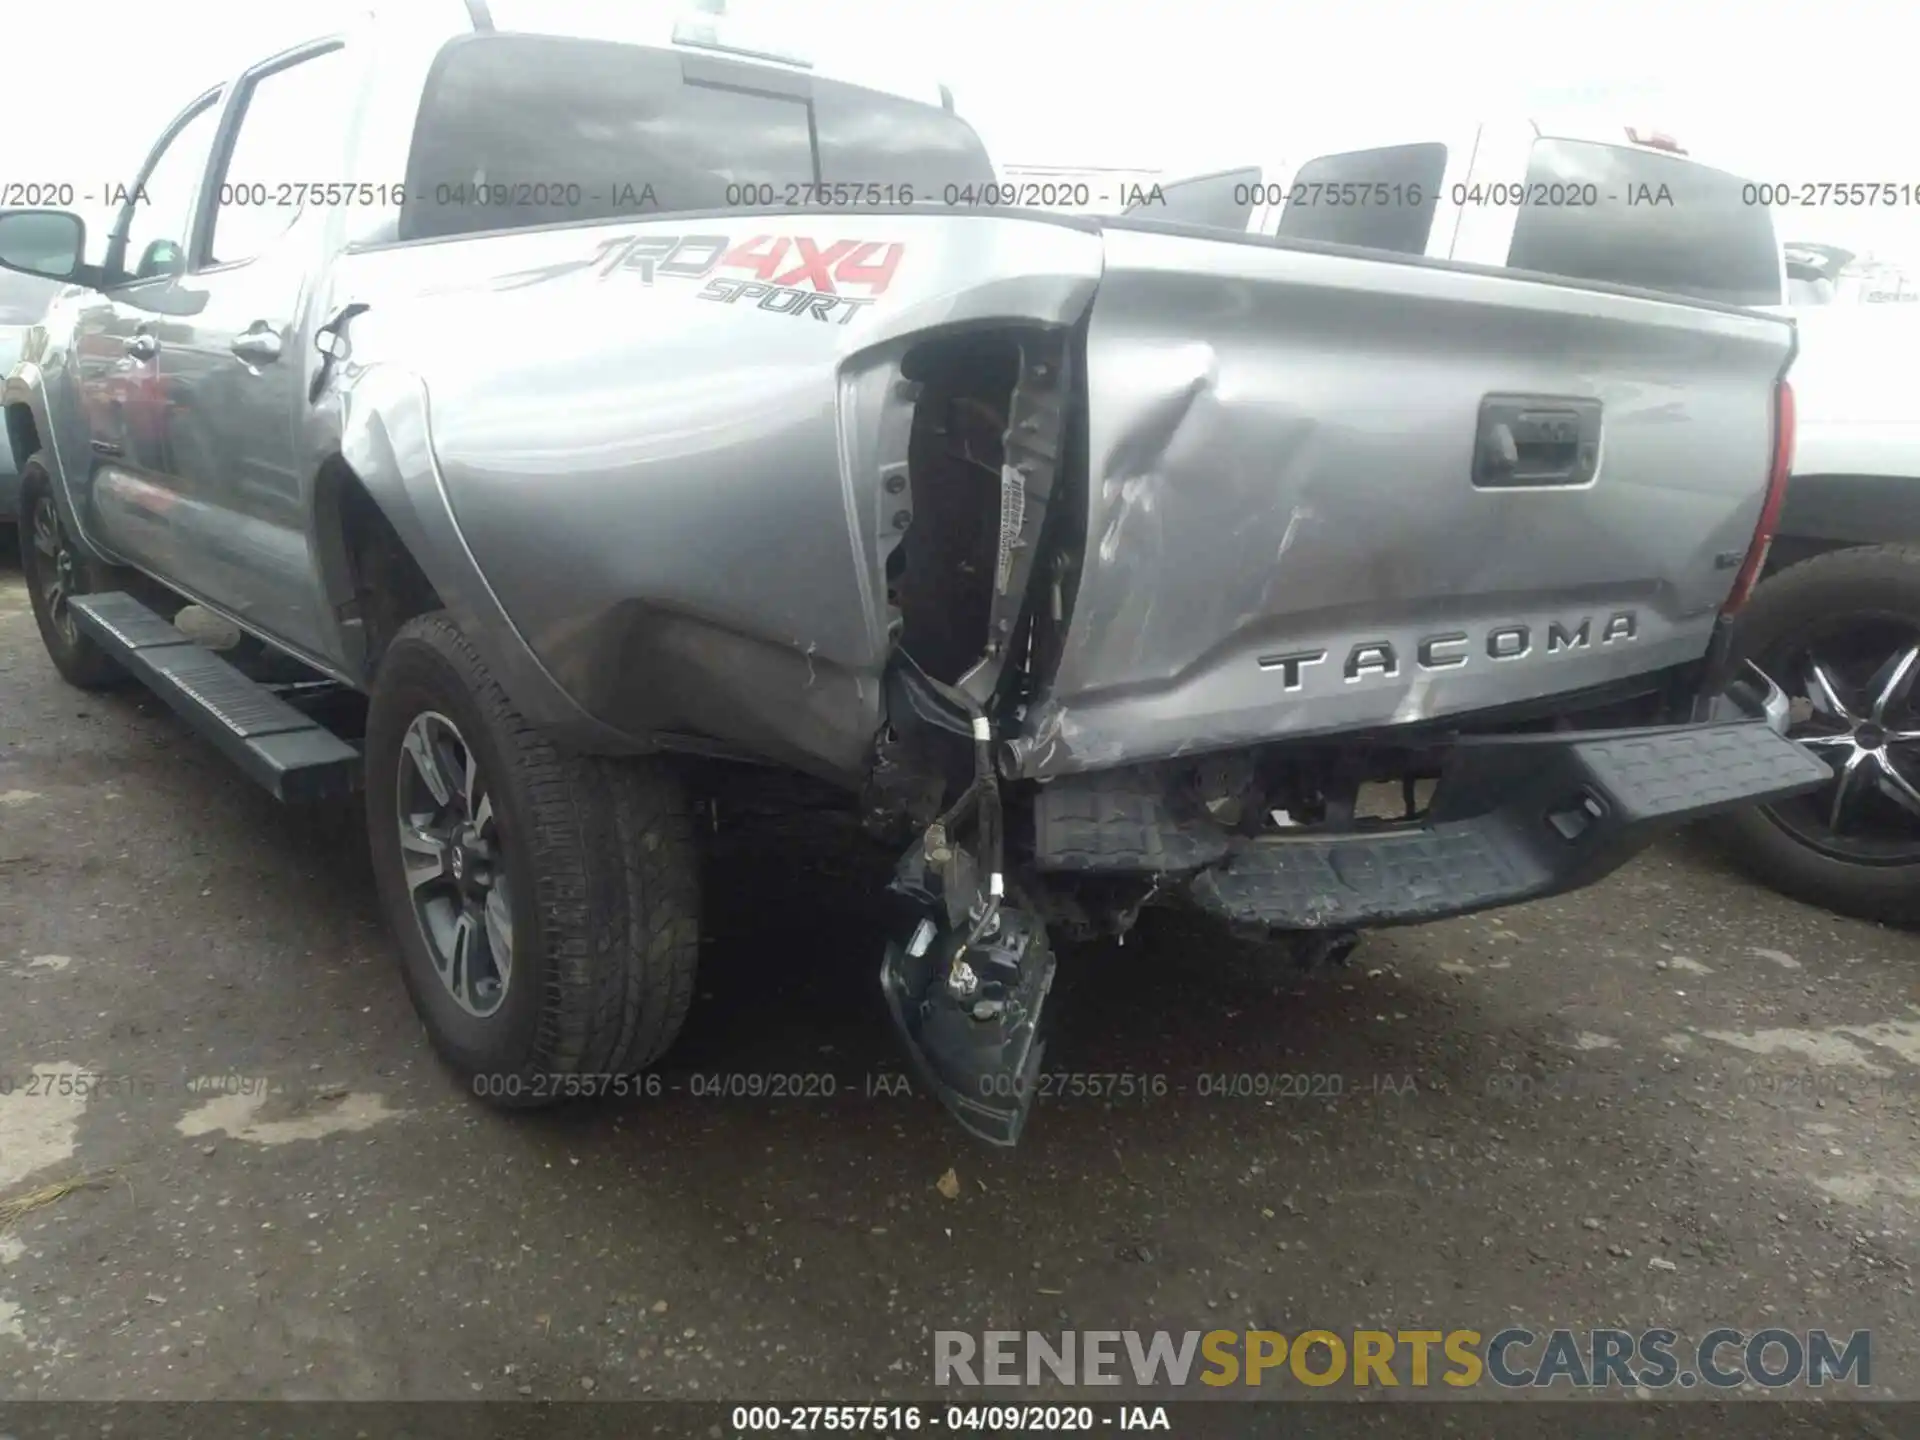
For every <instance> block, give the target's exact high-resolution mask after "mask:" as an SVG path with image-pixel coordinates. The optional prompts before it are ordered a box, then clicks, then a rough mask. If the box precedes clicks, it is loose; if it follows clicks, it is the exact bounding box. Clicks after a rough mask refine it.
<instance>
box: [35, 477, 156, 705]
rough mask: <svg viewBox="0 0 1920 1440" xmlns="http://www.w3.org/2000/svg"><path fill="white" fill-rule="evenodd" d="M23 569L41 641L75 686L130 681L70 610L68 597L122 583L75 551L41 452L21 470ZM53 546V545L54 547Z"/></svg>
mask: <svg viewBox="0 0 1920 1440" xmlns="http://www.w3.org/2000/svg"><path fill="white" fill-rule="evenodd" d="M19 527H20V528H19V539H20V569H21V573H22V574H23V575H24V576H25V577H26V581H27V601H28V603H29V604H31V605H32V606H33V622H34V624H36V625H38V626H39V627H40V640H41V643H42V644H44V645H45V646H46V647H47V654H48V656H49V657H51V659H52V660H53V668H54V669H56V670H58V671H59V672H60V677H61V678H62V679H63V680H65V681H66V682H67V683H68V684H69V685H77V686H78V687H79V688H80V689H82V690H105V689H109V688H111V687H113V686H116V685H125V684H127V683H128V682H129V681H130V680H131V679H132V678H133V677H132V676H131V675H129V674H128V673H127V672H126V670H125V669H123V668H122V667H121V665H120V663H119V662H118V661H117V660H115V659H114V658H113V657H112V656H111V655H109V654H108V653H107V652H106V651H105V650H102V649H101V648H100V647H99V646H98V645H96V644H95V643H94V642H93V641H92V640H90V639H88V638H87V637H86V636H85V635H84V634H82V633H81V632H80V631H79V630H78V628H76V627H75V625H74V624H73V621H72V619H71V618H70V617H69V616H68V615H67V613H66V597H68V596H72V595H84V594H88V593H98V592H100V591H103V590H114V589H118V588H120V587H119V586H118V585H117V584H116V583H115V581H114V578H113V577H114V571H113V569H112V567H110V566H106V565H102V564H100V563H99V562H97V561H93V560H85V559H82V558H80V556H79V555H78V553H77V552H76V551H74V550H73V548H72V542H71V541H70V540H69V539H68V537H67V534H66V528H65V526H63V525H62V524H61V522H60V511H59V507H58V506H56V505H55V504H54V501H53V482H52V479H51V477H49V476H48V474H47V468H46V466H45V465H43V464H42V463H41V461H40V457H39V456H38V455H35V456H33V457H32V458H31V459H29V460H28V461H27V463H26V465H25V466H24V467H23V468H22V470H21V471H20V522H19ZM50 546H51V547H52V548H51V550H50V549H49V548H48V547H50Z"/></svg>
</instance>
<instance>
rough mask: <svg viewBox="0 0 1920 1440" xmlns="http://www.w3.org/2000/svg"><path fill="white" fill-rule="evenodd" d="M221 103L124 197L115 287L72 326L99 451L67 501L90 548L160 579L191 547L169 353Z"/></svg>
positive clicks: (154, 161) (86, 418)
mask: <svg viewBox="0 0 1920 1440" xmlns="http://www.w3.org/2000/svg"><path fill="white" fill-rule="evenodd" d="M219 100H220V92H219V91H217V90H212V91H208V92H207V93H206V94H205V95H202V96H201V97H200V98H199V99H198V100H195V101H194V102H193V103H192V104H191V105H189V106H188V107H187V108H186V109H185V110H184V111H182V112H181V113H180V115H179V116H178V117H177V118H176V119H175V120H174V121H173V123H172V124H170V125H169V126H168V127H167V128H166V130H164V131H163V132H162V133H161V136H160V140H159V142H158V143H157V144H156V145H155V146H154V148H153V150H152V152H151V153H150V154H149V155H148V156H147V159H146V162H145V163H144V164H143V165H142V166H141V167H140V171H139V174H138V175H137V176H136V177H135V178H134V179H133V181H132V183H131V184H130V185H128V186H127V188H126V190H125V192H124V194H123V195H121V196H120V197H119V198H121V206H120V212H119V215H118V217H117V219H116V221H115V223H114V227H113V231H112V235H111V237H110V238H109V240H108V244H107V251H106V257H105V264H104V266H103V269H104V270H105V271H106V273H107V274H108V276H109V277H110V283H109V284H108V285H107V286H106V288H105V289H103V290H102V291H101V292H100V293H99V294H97V295H90V296H88V297H87V300H86V303H85V304H84V306H83V308H82V309H81V311H80V313H79V315H78V317H77V319H76V321H75V325H74V346H73V365H74V373H75V376H76V381H77V384H76V389H77V390H78V393H79V396H80V410H81V414H82V426H83V428H84V430H85V438H86V440H87V442H88V446H89V451H88V454H86V455H85V456H83V457H81V459H79V460H77V461H75V462H73V463H70V464H69V465H68V466H67V483H68V487H69V498H70V500H71V501H72V504H73V507H74V512H75V514H76V515H77V516H78V517H79V520H80V526H81V529H82V530H83V531H84V532H85V533H86V534H87V535H88V536H89V537H90V538H91V539H93V540H94V541H96V542H97V543H99V544H101V545H103V546H105V547H106V548H107V549H109V550H111V551H112V552H114V553H115V554H116V555H119V556H121V557H123V558H125V559H128V560H133V561H136V562H138V563H140V564H142V565H144V566H146V567H147V568H148V569H152V570H158V571H160V572H162V573H171V572H172V571H173V569H174V568H175V564H176V562H177V561H178V559H179V553H178V551H179V542H180V538H181V537H180V532H179V530H178V528H177V525H176V520H177V516H176V515H175V513H174V507H173V506H172V504H171V503H170V498H171V497H170V492H169V490H168V489H167V484H166V476H167V473H168V470H169V468H170V465H169V460H168V457H167V453H166V448H167V435H166V425H165V404H164V401H163V397H162V392H161V378H160V366H159V354H160V348H161V346H163V345H165V344H167V343H168V342H169V341H171V340H172V339H173V338H174V336H175V335H176V334H177V333H178V321H177V318H176V312H177V310H178V308H179V307H178V305H177V304H176V303H175V302H176V299H177V297H176V295H175V293H174V284H175V281H176V280H177V279H178V276H179V272H180V270H181V269H182V268H183V267H184V265H185V263H186V253H187V234H188V231H189V229H190V227H191V226H192V223H193V211H194V204H195V199H196V197H197V196H198V194H199V191H200V181H201V177H202V176H203V175H204V174H205V173H206V166H207V157H208V155H209V154H211V153H212V149H213V137H214V131H215V127H216V122H217V121H218V119H219V115H220V105H219ZM113 277H119V278H117V280H115V279H113Z"/></svg>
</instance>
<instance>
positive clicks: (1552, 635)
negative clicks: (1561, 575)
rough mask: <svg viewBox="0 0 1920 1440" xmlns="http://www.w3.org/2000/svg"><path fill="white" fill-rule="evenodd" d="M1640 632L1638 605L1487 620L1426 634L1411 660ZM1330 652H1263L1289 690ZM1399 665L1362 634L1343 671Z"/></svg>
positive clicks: (1505, 652)
mask: <svg viewBox="0 0 1920 1440" xmlns="http://www.w3.org/2000/svg"><path fill="white" fill-rule="evenodd" d="M1639 635H1640V620H1639V616H1638V614H1637V613H1636V612H1635V611H1632V610H1616V611H1614V612H1613V613H1612V614H1610V615H1608V616H1607V617H1606V619H1605V620H1604V621H1602V620H1600V619H1599V618H1598V617H1596V616H1593V615H1582V616H1581V617H1580V618H1579V619H1578V620H1577V621H1572V622H1569V621H1564V620H1552V621H1549V622H1548V623H1547V624H1546V625H1545V626H1535V625H1532V624H1529V623H1527V622H1525V621H1518V620H1516V621H1513V622H1511V623H1507V624H1501V625H1493V626H1489V627H1488V628H1487V629H1485V630H1482V631H1479V632H1477V633H1469V632H1468V631H1465V630H1442V631H1439V632H1437V633H1435V634H1432V635H1422V636H1421V637H1420V638H1419V639H1417V640H1416V641H1414V643H1413V644H1412V646H1411V647H1409V648H1410V649H1411V650H1412V656H1411V663H1412V665H1413V666H1414V668H1415V669H1417V670H1421V671H1428V672H1431V671H1435V670H1457V669H1459V668H1460V667H1461V666H1462V665H1465V664H1468V663H1469V662H1470V661H1473V660H1476V659H1480V658H1482V657H1484V659H1485V660H1519V659H1522V658H1524V657H1525V656H1528V655H1532V654H1534V653H1536V652H1538V653H1540V654H1543V655H1549V656H1552V655H1565V654H1570V653H1572V652H1573V651H1576V650H1586V649H1590V648H1591V647H1592V646H1594V645H1595V644H1600V645H1618V644H1621V643H1623V642H1626V641H1629V640H1636V639H1638V638H1639ZM1327 658H1328V652H1327V651H1325V650H1295V651H1292V652H1290V653H1285V654H1275V655H1262V656H1261V657H1260V668H1261V669H1262V670H1278V671H1279V672H1280V683H1281V685H1282V687H1283V688H1285V689H1287V690H1298V689H1300V688H1301V687H1302V685H1304V684H1305V679H1304V672H1305V671H1306V669H1307V667H1308V666H1310V665H1320V664H1324V663H1325V662H1326V660H1327ZM1400 671H1401V656H1400V651H1399V650H1398V649H1397V648H1396V647H1395V645H1394V643H1393V642H1392V641H1391V640H1363V641H1361V642H1360V643H1359V644H1357V645H1355V646H1353V647H1352V648H1351V649H1350V650H1348V651H1347V658H1346V662H1345V664H1343V665H1342V666H1341V677H1342V678H1343V679H1344V680H1345V681H1346V682H1347V683H1348V684H1357V683H1359V682H1361V681H1364V680H1376V679H1377V680H1392V679H1395V678H1397V677H1398V676H1399V674H1400Z"/></svg>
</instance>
